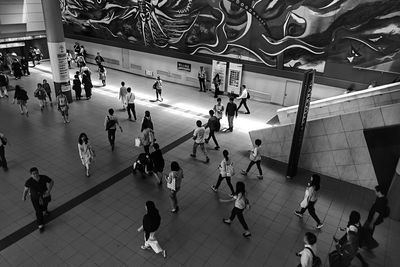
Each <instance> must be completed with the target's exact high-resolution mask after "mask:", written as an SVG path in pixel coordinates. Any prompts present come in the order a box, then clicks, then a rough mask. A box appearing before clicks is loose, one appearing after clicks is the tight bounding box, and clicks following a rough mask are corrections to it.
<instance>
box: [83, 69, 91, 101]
mask: <svg viewBox="0 0 400 267" xmlns="http://www.w3.org/2000/svg"><path fill="white" fill-rule="evenodd" d="M90 76H91V75H90V70H89V69H85V70H84V71H83V73H82V83H83V88H84V89H85V95H86V99H88V100H89V99H90V98H91V97H92V88H93V84H92V79H91V77H90Z"/></svg>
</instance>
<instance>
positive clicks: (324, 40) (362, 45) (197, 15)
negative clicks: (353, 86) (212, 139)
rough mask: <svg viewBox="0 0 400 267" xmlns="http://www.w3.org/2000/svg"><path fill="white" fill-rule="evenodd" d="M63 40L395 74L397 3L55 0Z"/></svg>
mask: <svg viewBox="0 0 400 267" xmlns="http://www.w3.org/2000/svg"><path fill="white" fill-rule="evenodd" d="M60 1H61V8H62V14H63V21H64V28H65V33H66V35H67V36H74V37H77V36H79V35H81V36H88V37H92V38H97V39H99V42H101V40H111V41H114V42H127V43H131V44H135V45H143V46H146V47H157V48H162V49H173V50H176V51H179V52H183V53H188V54H197V53H201V54H211V55H221V56H226V57H235V58H240V59H242V60H247V61H257V62H262V63H264V64H265V65H267V66H269V67H276V65H277V56H278V55H280V54H282V53H283V62H284V66H285V67H287V68H301V69H308V68H315V69H317V70H318V71H320V72H323V69H324V66H325V63H326V62H327V61H333V62H338V63H344V64H351V65H353V66H358V67H363V68H381V67H385V68H386V69H387V71H395V72H400V69H399V68H398V67H399V65H400V64H399V63H398V62H399V60H398V59H399V58H400V53H399V46H398V44H399V43H400V1H398V0H362V1H356V0H285V1H283V0H258V1H256V0H60Z"/></svg>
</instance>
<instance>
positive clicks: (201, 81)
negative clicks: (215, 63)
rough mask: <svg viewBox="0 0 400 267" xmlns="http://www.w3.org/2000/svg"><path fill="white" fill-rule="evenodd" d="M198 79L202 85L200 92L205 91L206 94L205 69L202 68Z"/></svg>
mask: <svg viewBox="0 0 400 267" xmlns="http://www.w3.org/2000/svg"><path fill="white" fill-rule="evenodd" d="M197 77H198V78H199V83H200V90H199V91H200V92H201V91H203V90H204V92H206V91H207V89H206V71H205V70H204V67H203V66H201V67H200V71H199V73H198V74H197Z"/></svg>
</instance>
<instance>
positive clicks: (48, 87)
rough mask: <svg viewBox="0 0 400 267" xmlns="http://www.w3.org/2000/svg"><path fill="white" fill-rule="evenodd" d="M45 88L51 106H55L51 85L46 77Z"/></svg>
mask: <svg viewBox="0 0 400 267" xmlns="http://www.w3.org/2000/svg"><path fill="white" fill-rule="evenodd" d="M43 89H44V90H45V91H46V94H47V97H48V98H49V101H50V106H53V99H51V87H50V84H48V82H47V80H46V79H44V80H43Z"/></svg>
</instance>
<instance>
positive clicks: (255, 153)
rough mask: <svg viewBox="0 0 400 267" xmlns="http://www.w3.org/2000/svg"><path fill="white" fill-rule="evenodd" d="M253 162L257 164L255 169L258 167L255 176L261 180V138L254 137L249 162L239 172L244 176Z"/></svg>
mask: <svg viewBox="0 0 400 267" xmlns="http://www.w3.org/2000/svg"><path fill="white" fill-rule="evenodd" d="M254 164H256V165H257V169H258V175H257V178H258V179H259V180H262V179H263V173H262V169H261V140H260V139H256V140H255V141H254V147H253V149H252V150H251V151H250V163H249V166H247V169H246V170H242V171H241V173H242V174H243V175H245V176H246V175H247V174H248V173H249V171H250V169H251V167H253V165H254Z"/></svg>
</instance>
